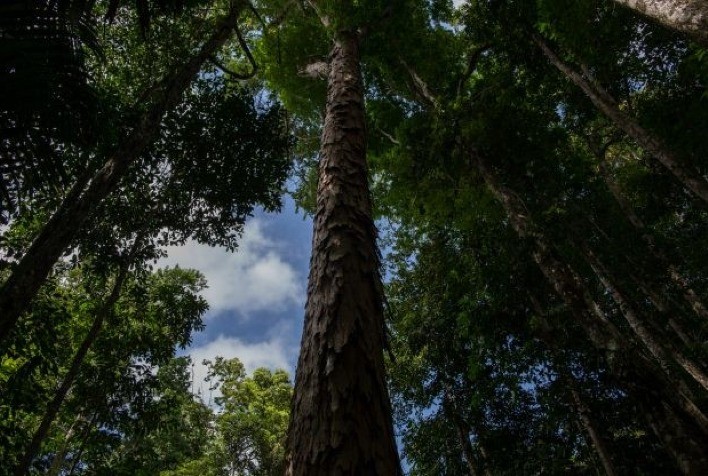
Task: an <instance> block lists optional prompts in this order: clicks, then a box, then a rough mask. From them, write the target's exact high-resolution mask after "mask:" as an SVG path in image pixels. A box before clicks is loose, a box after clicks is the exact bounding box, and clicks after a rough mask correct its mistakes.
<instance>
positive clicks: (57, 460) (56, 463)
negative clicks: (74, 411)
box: [47, 412, 83, 476]
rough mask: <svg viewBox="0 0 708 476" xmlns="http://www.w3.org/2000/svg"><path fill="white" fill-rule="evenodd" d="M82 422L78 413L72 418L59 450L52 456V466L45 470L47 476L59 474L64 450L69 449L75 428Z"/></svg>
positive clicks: (62, 464) (81, 416)
mask: <svg viewBox="0 0 708 476" xmlns="http://www.w3.org/2000/svg"><path fill="white" fill-rule="evenodd" d="M82 420H83V415H82V414H81V413H80V412H79V414H78V415H76V418H74V421H73V422H72V423H71V426H70V427H69V429H68V430H67V432H66V434H65V435H64V439H63V441H62V442H61V444H60V445H59V448H58V449H57V451H56V453H55V454H54V459H53V460H52V465H51V466H50V467H49V469H48V470H47V476H57V475H58V474H59V472H60V471H61V468H62V467H63V466H64V463H65V462H66V461H65V458H66V450H67V448H68V447H69V442H70V441H71V440H72V438H74V434H75V433H76V427H77V425H79V424H80V423H81V422H82Z"/></svg>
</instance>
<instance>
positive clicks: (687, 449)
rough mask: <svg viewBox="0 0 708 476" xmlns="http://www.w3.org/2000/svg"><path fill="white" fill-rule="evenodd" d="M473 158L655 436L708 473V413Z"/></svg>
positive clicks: (683, 461)
mask: <svg viewBox="0 0 708 476" xmlns="http://www.w3.org/2000/svg"><path fill="white" fill-rule="evenodd" d="M472 159H473V160H474V161H475V163H476V165H477V168H478V170H479V172H480V174H481V175H482V177H483V178H484V181H485V182H486V184H487V186H488V188H489V189H490V191H491V192H492V193H493V195H494V196H495V197H496V198H497V200H498V201H499V202H500V203H501V204H502V205H503V207H504V209H505V210H506V212H507V216H508V217H509V222H510V224H511V226H512V227H513V228H514V230H515V231H516V232H517V233H518V234H519V236H521V237H526V238H531V239H532V240H533V242H534V243H535V251H534V252H533V259H534V261H535V262H536V263H537V265H538V266H539V269H540V270H541V272H542V273H543V274H544V275H545V276H546V279H547V280H548V282H549V284H550V285H551V286H552V287H553V289H554V290H555V292H556V293H557V294H558V295H559V296H560V297H561V298H562V299H563V300H564V301H565V303H566V305H567V306H568V309H569V310H570V311H571V312H572V313H573V316H574V317H575V319H576V321H577V323H578V324H579V325H580V327H581V328H582V329H583V331H584V332H585V334H586V335H587V336H588V338H589V340H590V341H591V342H592V344H593V345H594V346H595V347H596V348H597V349H598V350H599V351H601V352H602V353H604V354H605V359H606V361H607V363H608V367H609V370H610V371H611V372H612V374H613V375H614V376H615V378H616V379H617V381H618V383H620V384H621V385H622V387H624V388H625V389H626V390H627V391H628V392H629V393H630V394H631V396H632V398H633V399H634V400H636V401H637V403H638V404H639V406H640V407H641V409H642V411H643V413H644V414H645V416H646V417H647V418H650V419H651V421H652V422H653V423H654V425H653V428H655V429H657V428H660V430H657V436H659V438H660V439H662V441H663V442H664V445H665V448H666V449H667V451H669V452H670V453H671V454H672V456H673V457H674V460H675V461H676V462H677V465H678V466H679V467H680V468H681V471H682V472H683V473H684V474H687V475H694V474H708V450H707V449H706V448H708V418H706V416H705V414H703V412H702V411H701V409H700V408H698V407H697V406H696V405H695V404H694V403H693V401H692V400H691V399H690V398H689V397H687V396H686V395H685V394H684V393H683V392H682V391H681V390H680V389H676V388H674V386H673V385H671V383H670V382H669V381H668V380H667V379H666V378H665V376H664V375H663V372H662V371H661V369H659V368H658V367H657V366H656V365H654V364H653V363H652V362H650V361H649V360H648V359H646V358H645V357H644V356H643V355H642V354H641V353H639V352H638V351H637V350H636V348H635V346H634V345H633V344H632V342H631V341H629V340H627V339H626V338H625V337H624V336H623V335H622V334H621V333H620V331H619V329H617V327H615V325H614V324H613V323H612V322H610V321H609V320H608V319H607V318H606V316H605V315H604V312H603V311H602V309H601V308H600V306H599V305H598V304H597V303H596V302H595V300H594V299H593V297H592V295H591V294H590V292H589V291H588V289H587V287H586V286H585V284H584V283H583V282H582V279H581V278H580V276H578V275H577V273H576V272H575V271H574V270H573V269H572V268H571V267H570V266H568V265H567V264H566V263H564V262H562V261H561V260H559V259H558V258H557V257H556V256H555V252H554V248H553V246H552V245H551V243H550V242H549V241H548V240H547V239H546V237H545V236H544V235H543V234H542V233H541V232H540V231H539V230H538V229H537V228H536V227H535V224H534V223H533V221H532V220H531V217H530V216H529V213H528V210H526V208H525V205H524V204H523V201H522V200H521V199H520V198H519V197H518V196H517V195H516V194H514V192H513V191H512V190H510V189H508V188H507V187H505V186H503V185H501V184H500V183H499V182H498V180H497V179H496V177H495V174H494V172H493V171H492V170H491V169H490V168H489V166H488V165H487V164H486V163H485V161H484V159H483V157H482V156H481V154H479V153H477V152H476V151H472ZM659 431H661V432H663V433H659Z"/></svg>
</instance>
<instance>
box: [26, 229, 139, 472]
mask: <svg viewBox="0 0 708 476" xmlns="http://www.w3.org/2000/svg"><path fill="white" fill-rule="evenodd" d="M139 241H140V240H139V239H136V240H135V243H134V244H133V247H132V250H131V251H130V253H128V256H126V257H124V259H123V262H122V263H121V267H120V269H119V271H118V275H117V276H116V279H115V282H114V283H113V287H112V289H111V292H110V294H109V295H108V297H107V298H106V299H105V301H104V302H103V304H102V305H101V307H100V309H99V310H98V312H97V313H96V317H95V318H94V320H93V323H92V324H91V328H90V329H89V331H88V333H87V334H86V336H85V337H84V340H83V341H81V345H80V346H79V348H78V350H77V351H76V354H74V358H73V359H72V360H71V364H70V365H69V370H68V371H67V372H66V375H64V378H63V379H62V381H61V384H59V387H57V389H56V391H55V392H54V397H53V398H52V400H51V401H50V402H49V404H48V405H47V409H46V410H45V411H44V416H43V417H42V421H41V422H40V424H39V426H38V427H37V430H36V431H35V432H34V434H33V435H32V439H31V440H30V442H29V444H28V446H27V448H26V449H25V452H24V454H23V455H22V459H21V460H20V462H19V464H18V465H17V468H16V469H15V475H16V476H22V475H24V474H27V473H28V472H29V468H30V465H31V464H32V460H33V459H34V456H35V455H36V454H37V452H38V451H39V449H40V447H41V446H42V441H44V438H45V437H46V436H47V433H48V432H49V429H50V428H51V426H52V423H53V422H54V419H55V418H56V416H57V414H58V413H59V410H60V409H61V406H62V404H63V403H64V400H65V399H66V396H67V395H68V394H69V390H70V389H71V387H72V386H73V384H74V381H75V380H76V377H77V376H78V375H79V370H80V369H81V364H82V363H83V361H84V359H85V358H86V355H87V354H88V351H89V349H90V348H91V346H92V345H93V343H94V342H95V341H96V338H97V337H98V334H99V333H100V332H101V328H102V327H103V323H104V322H105V320H106V318H107V317H108V315H109V314H111V313H112V312H113V307H114V306H115V304H116V302H117V301H118V298H119V297H120V293H121V290H122V289H123V283H124V282H125V280H126V278H127V276H128V269H129V267H130V263H131V256H133V255H134V254H135V251H136V250H137V247H138V246H139Z"/></svg>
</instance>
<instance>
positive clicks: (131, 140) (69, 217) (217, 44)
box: [0, 2, 242, 344]
mask: <svg viewBox="0 0 708 476" xmlns="http://www.w3.org/2000/svg"><path fill="white" fill-rule="evenodd" d="M241 8H242V6H241V3H240V2H236V3H233V4H232V5H231V8H230V10H229V13H228V14H226V15H225V16H223V17H222V18H220V19H219V20H218V21H217V25H216V28H215V31H214V33H212V35H211V36H210V37H209V39H208V40H207V41H206V42H205V43H204V44H203V45H202V47H201V48H200V49H199V50H198V51H197V53H196V54H195V55H194V56H192V57H191V58H189V59H187V60H185V61H184V62H183V63H181V64H180V65H179V66H178V67H177V68H176V69H175V70H174V72H173V73H172V74H171V75H170V76H168V77H166V78H164V80H163V81H162V82H161V83H160V86H159V87H158V88H157V89H156V90H155V91H153V94H152V95H151V96H152V98H153V101H152V103H151V105H150V106H149V107H148V108H147V110H146V111H145V112H144V113H143V114H142V116H141V117H140V119H138V120H137V121H136V126H135V127H134V128H133V129H132V130H131V131H130V133H129V134H128V135H127V136H126V138H125V139H124V140H123V141H122V142H121V143H120V145H119V146H118V148H117V149H116V150H115V151H114V152H113V153H112V154H111V155H110V156H109V158H108V160H107V161H106V162H105V164H104V165H103V167H101V169H100V170H99V171H98V172H96V174H95V175H94V176H93V178H92V179H91V181H90V183H89V184H88V186H87V188H86V190H81V189H78V190H77V187H74V189H73V190H72V193H70V194H69V195H68V196H67V198H66V199H65V200H64V202H63V203H62V204H61V205H60V207H59V208H58V209H57V211H56V212H55V213H54V214H53V215H52V217H51V218H50V219H49V221H48V223H47V224H46V225H45V226H44V227H43V228H42V231H41V232H40V233H39V235H38V236H37V238H36V239H35V240H34V242H33V243H32V245H31V246H30V248H29V249H28V250H27V252H26V253H25V255H24V256H23V257H22V259H21V260H20V262H19V263H18V264H17V266H16V267H15V269H13V271H12V274H11V275H10V277H9V278H8V279H7V280H6V281H5V283H4V284H3V285H2V287H1V288H0V344H1V343H2V342H3V341H4V340H5V338H6V337H7V336H8V334H9V333H10V332H11V331H12V329H13V328H14V326H15V324H16V323H17V320H18V319H19V318H20V316H21V315H22V314H23V313H24V312H25V311H26V310H27V309H28V307H29V305H30V303H31V301H32V299H33V298H34V297H35V296H36V294H37V292H38V291H39V289H40V287H41V286H42V284H43V283H44V281H45V280H46V279H47V276H48V275H49V273H50V272H51V270H52V267H53V266H54V264H55V263H56V262H57V260H58V259H59V258H60V257H61V255H62V253H64V252H65V250H66V249H67V248H68V247H69V246H70V245H71V242H72V240H73V239H74V237H75V236H76V235H77V233H78V231H79V230H80V229H81V227H82V226H83V225H84V223H85V222H86V221H87V220H88V218H89V217H90V215H91V214H92V212H93V211H94V210H96V208H97V207H98V205H99V204H100V203H101V202H102V201H103V199H105V198H106V197H107V196H108V195H109V194H110V193H112V192H113V191H114V190H115V189H116V188H117V186H118V184H119V182H120V180H121V178H122V177H123V176H124V175H125V173H126V171H127V170H128V168H129V166H130V165H131V164H132V163H133V162H134V161H135V160H136V159H137V158H138V157H139V156H140V154H141V153H142V152H143V151H144V150H145V149H146V148H147V147H148V146H149V145H150V143H151V142H152V141H153V140H154V139H155V137H156V135H157V133H158V132H159V130H160V124H161V121H162V118H163V116H164V115H165V113H166V112H167V111H168V110H170V109H171V108H173V107H174V106H175V105H176V104H178V103H179V101H180V99H181V98H182V94H183V93H184V91H185V90H186V89H187V87H188V86H189V85H190V83H191V82H192V79H193V78H194V77H195V76H196V75H197V74H198V73H199V71H200V70H201V68H202V65H203V64H204V62H206V61H207V60H208V59H209V57H210V56H212V55H214V53H215V52H216V51H218V50H219V48H221V47H222V46H223V45H224V43H226V41H228V39H229V38H231V36H232V34H233V32H234V29H235V28H236V25H237V19H238V16H239V12H240V10H241Z"/></svg>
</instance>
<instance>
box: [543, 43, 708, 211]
mask: <svg viewBox="0 0 708 476" xmlns="http://www.w3.org/2000/svg"><path fill="white" fill-rule="evenodd" d="M533 41H534V42H535V43H536V44H537V45H538V47H539V48H540V49H541V51H543V54H544V55H545V56H546V57H547V58H548V60H549V61H550V62H551V64H553V66H555V67H556V68H557V69H558V70H559V71H560V72H562V73H563V74H564V75H565V76H566V77H567V78H568V79H569V80H570V81H571V82H572V83H573V84H575V85H576V86H578V87H579V88H580V89H581V90H582V91H583V92H584V93H585V95H586V96H587V97H588V98H589V99H590V101H591V102H592V103H593V104H594V105H595V107H597V109H599V110H600V112H602V113H603V114H604V115H605V116H607V117H608V118H609V119H610V120H611V121H612V122H614V124H615V126H617V127H618V128H619V129H621V130H622V131H623V132H624V133H625V134H627V136H629V137H631V138H632V139H633V140H634V141H635V142H636V143H637V144H638V145H639V146H640V147H642V148H643V149H644V150H646V151H647V152H648V153H649V154H651V155H652V157H654V158H655V159H656V160H658V161H659V162H660V163H661V164H662V165H663V166H664V167H666V169H667V170H668V171H669V172H671V173H672V174H673V175H674V176H675V177H676V178H677V179H678V180H679V181H680V182H681V184H682V185H683V186H684V187H686V188H687V189H688V190H690V191H692V192H693V193H694V194H695V195H696V196H697V197H699V198H700V199H702V200H703V201H704V202H706V203H708V182H707V181H706V179H705V178H703V177H702V176H701V174H700V173H698V171H697V170H696V169H694V168H693V167H691V166H690V165H688V164H684V163H683V162H682V161H681V159H679V158H678V157H677V156H676V155H675V154H674V153H673V152H672V151H671V150H669V149H668V148H667V147H666V145H665V144H664V143H662V142H661V141H660V140H659V139H658V138H657V137H654V136H653V135H652V134H651V133H650V132H649V131H647V130H646V129H644V128H643V127H642V126H640V125H639V124H638V123H637V122H636V121H635V120H634V119H632V118H631V117H629V116H628V115H627V114H625V113H624V112H622V111H621V110H620V108H619V107H618V105H617V101H615V100H614V98H612V97H611V96H610V94H609V93H608V92H607V91H605V90H604V89H603V88H602V87H601V86H600V85H599V84H597V83H596V82H595V81H593V80H592V78H589V77H584V76H583V75H582V74H580V73H578V72H577V71H575V70H574V69H573V68H571V67H570V66H569V65H568V64H566V63H564V62H563V60H561V59H560V58H559V57H558V55H557V54H556V53H555V52H554V51H553V50H552V49H551V48H550V47H549V46H548V44H547V43H546V42H545V41H544V40H543V38H541V36H539V35H537V34H534V35H533ZM586 76H587V72H586Z"/></svg>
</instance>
